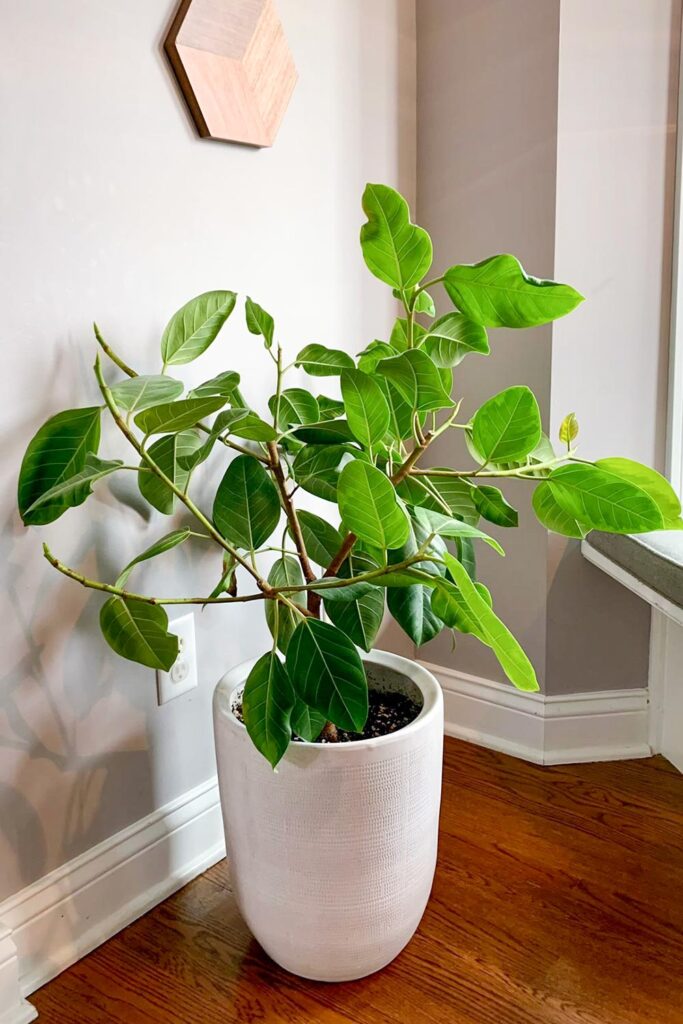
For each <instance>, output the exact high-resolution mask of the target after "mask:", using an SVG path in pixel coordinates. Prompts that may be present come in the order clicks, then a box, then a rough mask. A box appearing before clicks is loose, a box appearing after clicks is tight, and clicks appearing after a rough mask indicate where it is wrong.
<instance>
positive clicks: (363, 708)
mask: <svg viewBox="0 0 683 1024" xmlns="http://www.w3.org/2000/svg"><path fill="white" fill-rule="evenodd" d="M286 666H287V672H288V674H289V678H290V680H291V681H292V685H293V687H294V690H295V692H296V694H297V695H298V696H299V697H301V699H302V700H303V701H304V702H305V703H306V704H308V706H309V707H312V708H314V709H315V710H316V711H318V712H319V713H320V714H321V715H324V716H325V718H326V719H327V720H329V721H330V722H334V724H335V725H336V726H338V727H339V728H340V729H346V730H349V731H351V732H361V731H362V729H363V726H364V725H365V721H366V719H367V717H368V683H367V679H366V677H365V669H364V668H363V663H362V661H361V660H360V657H359V655H358V651H357V650H356V648H355V646H354V645H353V644H352V643H351V641H350V640H349V639H348V637H346V636H345V635H344V633H342V632H341V630H339V629H337V628H336V626H331V625H330V624H329V623H328V622H321V621H320V620H319V619H311V618H308V619H304V620H303V621H302V622H301V623H300V624H299V625H298V626H297V628H296V629H295V631H294V634H293V636H292V638H291V640H290V641H289V647H288V648H287V661H286Z"/></svg>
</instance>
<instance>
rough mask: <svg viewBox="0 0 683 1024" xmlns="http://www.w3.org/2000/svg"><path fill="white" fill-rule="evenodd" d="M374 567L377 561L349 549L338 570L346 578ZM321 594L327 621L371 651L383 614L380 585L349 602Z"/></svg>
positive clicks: (363, 590) (382, 593) (370, 588)
mask: <svg viewBox="0 0 683 1024" xmlns="http://www.w3.org/2000/svg"><path fill="white" fill-rule="evenodd" d="M376 568H377V564H376V562H374V561H373V560H372V558H370V557H369V556H368V555H365V554H362V553H360V554H356V553H353V552H352V553H351V554H350V555H349V557H348V559H347V560H346V562H345V563H344V565H343V566H342V568H341V570H340V577H341V578H342V579H344V578H347V579H348V577H349V576H358V575H360V574H361V573H363V572H369V571H371V570H372V569H376ZM320 593H321V594H322V595H323V598H324V600H325V612H326V613H327V616H328V618H329V619H330V621H331V622H332V623H333V624H334V625H335V626H337V628H338V629H341V631H342V632H343V633H346V635H347V636H348V638H349V639H350V640H352V641H353V643H354V644H356V645H357V646H358V647H362V648H363V650H364V651H370V650H372V647H373V645H374V643H375V638H376V637H377V634H378V632H379V628H380V626H381V625H382V619H383V617H384V591H383V590H382V589H381V588H380V587H372V586H368V587H366V588H363V589H361V591H360V593H358V595H357V596H354V597H352V598H351V600H348V601H343V600H342V601H339V600H336V599H335V598H334V597H333V598H331V599H330V598H329V597H325V591H324V590H321V591H320Z"/></svg>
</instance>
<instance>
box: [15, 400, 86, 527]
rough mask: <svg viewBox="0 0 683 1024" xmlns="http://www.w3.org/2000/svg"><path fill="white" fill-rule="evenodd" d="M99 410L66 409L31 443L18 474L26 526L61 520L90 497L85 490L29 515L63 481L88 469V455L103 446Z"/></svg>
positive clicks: (83, 488) (45, 426)
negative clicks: (71, 509)
mask: <svg viewBox="0 0 683 1024" xmlns="http://www.w3.org/2000/svg"><path fill="white" fill-rule="evenodd" d="M100 412H101V410H100V408H99V407H97V406H95V407H92V408H88V409H67V410H66V411H65V412H60V413H57V415H56V416H52V417H51V418H50V419H49V420H48V421H47V422H46V423H44V424H43V425H42V427H41V428H40V430H39V431H38V432H37V434H36V435H35V436H34V437H33V439H32V440H31V442H30V444H29V446H28V448H27V449H26V453H25V455H24V458H23V461H22V463H21V470H20V472H19V485H18V493H17V501H18V504H19V512H20V514H21V518H22V520H23V522H24V524H25V525H26V526H41V525H43V524H44V523H51V522H53V521H54V520H55V519H58V518H59V516H61V515H62V513H63V512H65V511H66V510H67V508H73V507H75V506H76V505H81V504H82V503H83V502H84V501H85V499H86V498H87V497H88V494H89V493H90V489H89V486H88V485H87V484H84V485H83V487H82V488H81V489H80V490H78V491H77V492H75V493H72V494H70V495H69V496H68V498H60V499H57V500H55V501H52V502H50V503H49V504H47V505H42V506H41V507H40V508H36V509H35V511H33V512H30V513H29V511H28V509H29V508H31V506H32V505H34V504H35V502H36V501H38V499H39V498H40V497H41V496H42V495H43V494H45V493H46V491H49V490H51V489H52V488H53V487H55V486H56V485H57V484H59V483H61V482H62V481H63V480H68V479H69V478H70V477H73V476H74V475H75V474H76V473H80V471H81V470H82V469H83V468H84V467H85V460H86V458H87V456H88V455H89V454H94V453H96V452H97V449H98V447H99V443H100Z"/></svg>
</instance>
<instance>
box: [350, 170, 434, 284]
mask: <svg viewBox="0 0 683 1024" xmlns="http://www.w3.org/2000/svg"><path fill="white" fill-rule="evenodd" d="M363 211H364V213H365V215H366V217H367V218H368V221H367V224H364V225H363V227H362V228H361V230H360V244H361V248H362V250H363V258H364V260H365V262H366V264H367V266H368V268H369V269H370V271H371V272H372V273H373V274H374V275H375V277H378V278H379V279H380V281H384V282H385V283H386V284H388V285H391V286H392V288H398V289H399V290H400V291H404V290H405V289H407V288H411V287H412V286H413V285H415V284H418V283H419V281H420V280H421V279H422V278H423V277H424V275H425V274H426V273H427V271H428V270H429V268H430V266H431V265H432V242H431V239H430V237H429V235H428V234H427V232H426V231H425V230H424V229H423V228H419V227H417V226H416V225H415V224H412V223H411V221H410V211H409V209H408V204H407V202H406V201H405V199H404V198H403V196H402V195H400V194H399V193H398V192H396V191H394V189H392V188H389V186H388V185H367V186H366V188H365V192H364V193H363Z"/></svg>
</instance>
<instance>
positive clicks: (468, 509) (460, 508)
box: [397, 475, 479, 526]
mask: <svg viewBox="0 0 683 1024" xmlns="http://www.w3.org/2000/svg"><path fill="white" fill-rule="evenodd" d="M397 491H398V494H399V496H400V497H401V498H403V500H404V501H405V502H407V503H408V504H409V505H415V506H421V507H422V508H428V509H431V510H432V511H434V512H441V513H443V514H444V515H448V513H451V515H454V516H457V518H458V519H462V520H463V522H465V523H471V525H472V526H476V524H477V523H478V521H479V511H478V509H477V508H476V506H475V504H474V501H473V498H472V487H471V485H470V484H469V483H468V482H467V481H466V480H461V479H459V478H458V477H447V476H431V475H426V476H422V475H420V476H409V477H406V479H405V480H403V481H402V482H401V483H400V484H399V485H398V487H397Z"/></svg>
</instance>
